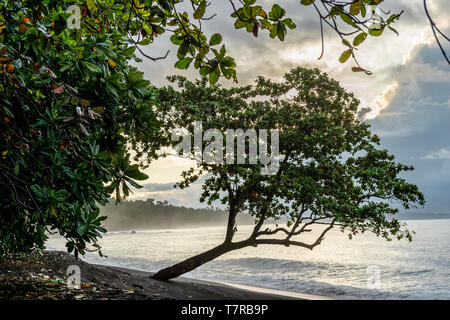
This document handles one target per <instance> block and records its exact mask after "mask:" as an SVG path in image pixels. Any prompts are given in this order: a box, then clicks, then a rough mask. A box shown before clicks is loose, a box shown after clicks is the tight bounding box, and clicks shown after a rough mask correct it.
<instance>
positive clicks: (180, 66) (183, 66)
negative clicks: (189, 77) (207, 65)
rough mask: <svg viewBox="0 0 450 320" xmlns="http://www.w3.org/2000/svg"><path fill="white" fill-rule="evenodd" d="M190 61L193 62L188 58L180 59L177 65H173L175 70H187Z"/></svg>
mask: <svg viewBox="0 0 450 320" xmlns="http://www.w3.org/2000/svg"><path fill="white" fill-rule="evenodd" d="M192 60H193V58H189V57H188V58H184V59H181V60H179V61H177V63H175V68H178V69H187V68H189V65H190V64H191V62H192Z"/></svg>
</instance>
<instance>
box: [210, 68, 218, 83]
mask: <svg viewBox="0 0 450 320" xmlns="http://www.w3.org/2000/svg"><path fill="white" fill-rule="evenodd" d="M219 77H220V71H219V69H218V68H216V70H214V72H211V73H210V74H209V83H210V84H216V83H217V81H218V80H219Z"/></svg>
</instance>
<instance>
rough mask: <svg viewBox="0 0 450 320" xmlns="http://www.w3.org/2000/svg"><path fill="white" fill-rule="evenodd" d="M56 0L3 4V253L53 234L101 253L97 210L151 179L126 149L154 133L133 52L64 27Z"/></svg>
mask: <svg viewBox="0 0 450 320" xmlns="http://www.w3.org/2000/svg"><path fill="white" fill-rule="evenodd" d="M47 3H48V2H47ZM55 3H56V2H51V3H50V4H48V5H44V4H42V3H41V2H40V1H36V2H31V1H28V2H26V4H27V6H22V5H24V4H25V2H20V1H4V0H2V1H0V15H1V19H2V20H4V21H6V22H7V23H6V24H5V25H4V26H3V28H2V30H1V31H2V33H1V34H0V36H1V39H0V40H1V42H0V62H1V64H0V70H1V72H0V115H1V121H0V128H1V132H0V137H1V139H0V151H1V162H0V181H1V185H0V192H1V193H2V197H1V198H0V255H1V254H4V253H11V252H12V253H14V252H28V251H31V250H33V249H35V248H42V247H43V246H44V243H45V240H46V238H47V235H46V232H55V231H57V232H59V233H60V234H61V235H62V236H64V237H65V238H66V239H67V248H68V250H69V252H72V251H74V252H75V255H77V254H78V252H80V253H82V254H84V252H85V250H86V243H88V242H93V243H94V246H97V248H99V247H98V245H97V244H96V239H97V238H98V237H99V236H101V233H102V232H105V231H106V230H105V229H104V228H102V227H101V221H102V220H103V217H100V216H99V208H98V204H105V203H106V201H107V197H109V195H110V194H111V193H112V192H113V191H114V192H115V194H116V199H117V200H120V197H121V193H122V194H123V195H125V196H126V195H128V194H129V185H132V186H134V187H139V185H138V184H137V183H136V182H135V181H134V180H143V179H146V178H147V175H145V174H143V173H141V172H140V171H139V168H138V165H137V164H135V165H132V164H131V163H130V159H129V158H130V154H129V152H128V151H127V150H126V148H125V147H126V145H127V144H134V146H135V149H136V150H138V145H140V146H142V147H144V146H148V145H149V143H146V142H139V139H140V138H143V137H145V139H146V140H147V141H151V140H152V136H153V135H154V134H155V133H156V132H157V130H158V123H157V121H156V119H155V114H154V112H153V110H152V108H153V105H154V101H153V98H152V97H153V89H152V87H151V86H150V83H149V81H147V80H144V79H143V76H142V72H139V71H138V70H137V69H136V68H134V67H131V66H130V65H129V61H130V59H131V58H132V57H133V56H134V53H133V52H134V49H135V48H134V47H133V46H130V45H129V44H128V43H127V42H126V39H125V38H124V37H123V35H121V34H120V33H119V32H118V31H116V30H110V31H105V32H91V31H90V30H88V29H80V30H69V29H67V28H66V25H65V23H66V20H65V19H63V18H65V16H66V15H67V14H65V13H64V11H63V10H62V9H63V7H61V6H59V5H56V4H55ZM147 149H148V148H147ZM100 253H101V252H100Z"/></svg>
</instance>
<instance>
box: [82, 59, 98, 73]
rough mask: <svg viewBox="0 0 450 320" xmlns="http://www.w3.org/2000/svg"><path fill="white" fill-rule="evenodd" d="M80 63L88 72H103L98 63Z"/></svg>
mask: <svg viewBox="0 0 450 320" xmlns="http://www.w3.org/2000/svg"><path fill="white" fill-rule="evenodd" d="M82 64H83V65H84V66H85V67H86V69H88V70H89V71H90V72H93V73H102V72H103V71H102V69H101V68H100V67H99V66H98V65H96V64H93V63H91V62H87V61H83V62H82Z"/></svg>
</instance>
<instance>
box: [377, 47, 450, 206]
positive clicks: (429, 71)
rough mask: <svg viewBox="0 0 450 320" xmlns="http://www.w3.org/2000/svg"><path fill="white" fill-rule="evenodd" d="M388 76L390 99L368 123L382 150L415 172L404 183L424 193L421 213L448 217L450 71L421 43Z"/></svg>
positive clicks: (437, 50)
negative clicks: (392, 92) (393, 86)
mask: <svg viewBox="0 0 450 320" xmlns="http://www.w3.org/2000/svg"><path fill="white" fill-rule="evenodd" d="M391 76H392V79H393V80H394V81H396V82H397V83H398V87H397V89H396V92H395V97H394V98H393V99H392V101H391V103H390V105H389V107H388V108H386V109H383V110H382V111H381V114H380V116H379V117H377V118H376V119H374V120H371V121H369V123H371V125H372V127H373V129H374V131H375V132H377V133H378V134H379V135H380V136H381V137H382V144H383V146H384V147H387V148H388V149H390V150H391V151H393V152H394V154H396V155H397V157H398V159H399V160H401V161H402V162H404V163H406V164H411V165H413V166H414V167H415V169H416V170H415V171H414V172H413V173H409V174H408V178H409V179H410V180H411V181H412V182H414V183H416V184H418V185H419V186H420V188H421V189H422V190H423V191H424V193H425V195H426V199H427V206H426V208H425V209H424V210H425V211H434V212H449V211H450V198H449V197H448V190H449V188H450V156H449V154H450V152H449V153H448V154H447V153H446V151H447V150H450V105H449V102H450V68H449V66H448V65H446V63H445V62H444V60H443V57H442V55H441V53H440V51H439V49H438V48H437V46H436V45H435V44H434V43H433V45H428V44H423V45H419V46H418V47H417V48H416V49H415V50H414V52H413V53H412V55H411V58H410V60H408V61H407V62H406V63H405V64H404V65H402V66H398V67H396V68H394V69H393V70H392V71H391Z"/></svg>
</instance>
